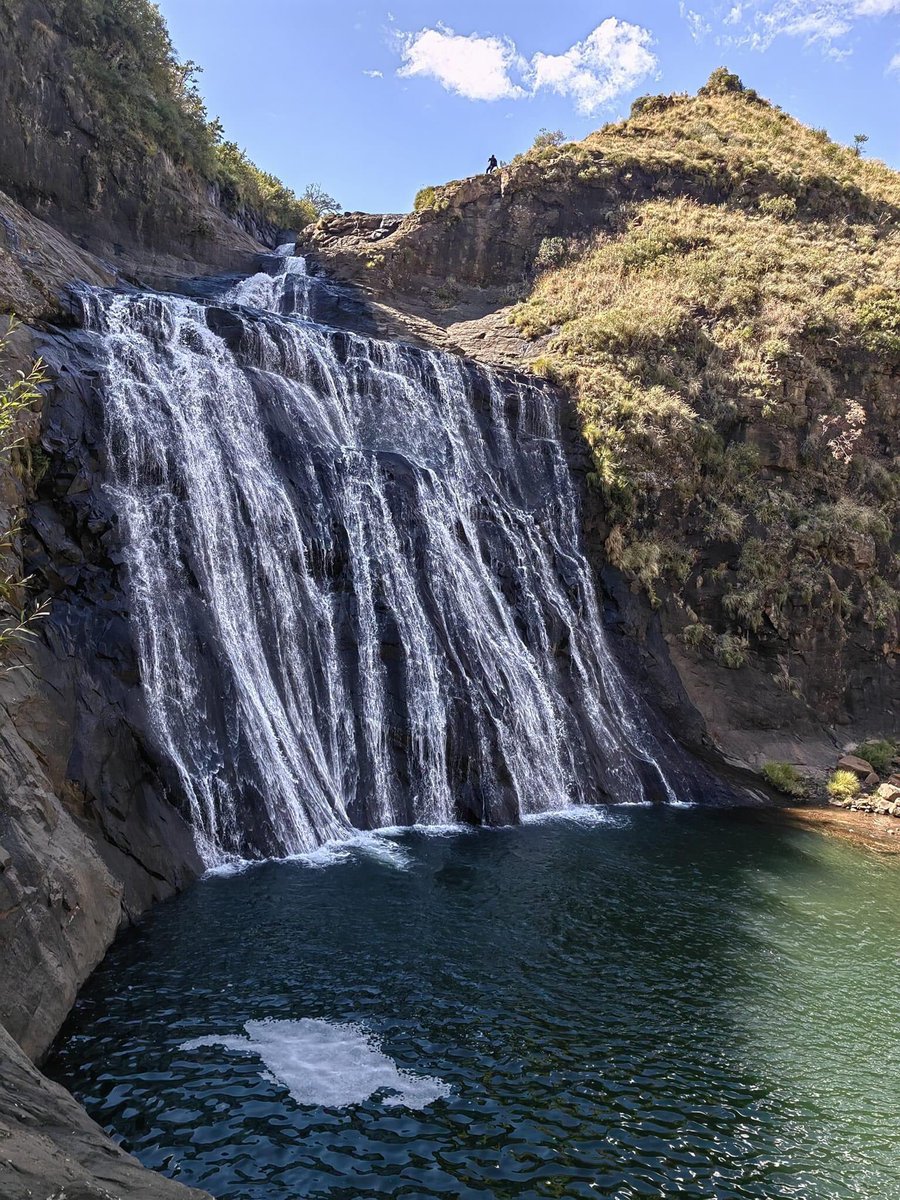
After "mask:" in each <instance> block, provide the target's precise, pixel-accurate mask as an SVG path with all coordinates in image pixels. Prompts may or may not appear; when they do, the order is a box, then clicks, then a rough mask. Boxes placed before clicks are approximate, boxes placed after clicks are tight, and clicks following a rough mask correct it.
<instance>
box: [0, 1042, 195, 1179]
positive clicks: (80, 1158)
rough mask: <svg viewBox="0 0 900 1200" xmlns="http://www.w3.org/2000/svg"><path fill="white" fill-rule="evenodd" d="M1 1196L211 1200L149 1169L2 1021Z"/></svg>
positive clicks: (0, 1064) (0, 1071)
mask: <svg viewBox="0 0 900 1200" xmlns="http://www.w3.org/2000/svg"><path fill="white" fill-rule="evenodd" d="M0 1196H2V1197H3V1200H38V1197H40V1198H41V1200H44V1197H52V1198H53V1200H63V1197H66V1200H124V1198H125V1197H127V1200H204V1198H206V1200H208V1197H207V1193H206V1192H200V1191H196V1190H195V1189H193V1188H185V1187H182V1185H181V1184H179V1183H173V1182H172V1180H170V1179H166V1178H164V1176H162V1175H155V1174H154V1173H153V1172H151V1171H146V1170H145V1169H144V1168H143V1167H142V1166H141V1165H140V1163H139V1162H138V1161H137V1159H134V1158H132V1157H131V1155H130V1154H126V1153H125V1152H124V1151H123V1150H122V1149H121V1147H119V1146H117V1145H116V1144H115V1143H114V1142H113V1141H111V1140H110V1138H108V1137H107V1136H106V1134H105V1133H104V1132H103V1130H102V1129H101V1128H100V1126H99V1125H96V1124H95V1123H94V1122H93V1121H92V1120H91V1119H90V1117H88V1115H87V1113H85V1111H84V1109H82V1108H81V1106H80V1105H79V1104H77V1103H76V1102H75V1101H74V1100H73V1099H72V1097H71V1096H70V1095H69V1093H68V1092H67V1091H65V1089H64V1088H61V1087H60V1086H59V1085H58V1084H56V1083H51V1082H50V1080H49V1079H47V1078H45V1077H44V1076H43V1075H42V1074H41V1073H40V1071H38V1070H37V1068H36V1067H34V1066H33V1065H32V1063H30V1062H29V1061H28V1059H27V1058H26V1056H25V1055H24V1054H23V1053H22V1051H21V1049H20V1048H19V1047H18V1046H17V1045H16V1044H15V1042H14V1041H13V1040H12V1038H11V1037H10V1036H9V1034H8V1033H6V1031H5V1030H4V1029H3V1028H2V1026H0Z"/></svg>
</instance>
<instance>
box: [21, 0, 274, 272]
mask: <svg viewBox="0 0 900 1200" xmlns="http://www.w3.org/2000/svg"><path fill="white" fill-rule="evenodd" d="M83 8H84V5H83V4H81V3H75V2H72V0H0V34H2V36H0V113H2V114H3V120H2V122H0V186H2V188H3V189H4V190H5V191H6V192H7V193H8V194H9V195H10V196H11V197H12V198H13V199H14V200H16V201H18V202H19V203H20V204H22V205H23V207H24V208H26V209H27V210H28V212H29V213H31V214H32V215H33V216H36V217H39V218H41V219H42V220H44V221H46V222H48V223H50V224H51V225H52V226H53V227H54V228H56V229H59V230H62V231H64V232H65V233H67V234H68V235H69V237H70V238H71V239H72V240H73V241H74V242H75V243H76V245H77V246H78V247H79V248H80V249H81V250H84V251H88V252H90V253H91V254H93V255H94V256H96V257H98V258H100V259H102V260H103V261H104V263H105V264H107V266H106V269H107V270H113V271H118V272H120V273H121V274H123V275H125V276H127V277H140V278H142V279H144V280H145V281H150V280H153V279H155V280H159V281H162V280H166V279H173V278H177V277H181V276H185V275H190V274H195V273H201V272H207V273H212V272H215V271H217V270H245V269H248V268H249V266H250V263H251V261H252V258H253V256H254V254H256V253H258V252H259V250H260V244H261V243H264V244H266V245H270V246H271V245H274V244H275V241H276V238H277V236H278V229H277V228H276V226H275V224H273V223H272V222H271V221H270V220H267V219H266V218H265V216H262V215H260V214H259V213H258V212H254V211H252V210H250V209H249V208H247V207H246V206H243V205H241V204H240V203H238V202H237V201H235V199H234V198H233V197H229V196H227V194H226V192H225V190H224V189H223V187H222V185H221V184H220V183H218V182H216V181H210V180H209V179H208V178H204V176H203V175H202V174H201V173H200V172H199V171H198V170H197V169H195V168H194V167H192V166H191V165H190V164H189V163H186V162H184V161H182V162H178V161H176V160H175V159H174V157H173V151H172V150H170V149H167V148H165V146H164V145H162V144H161V142H162V139H157V140H156V141H155V142H154V141H152V140H150V139H149V138H148V136H147V134H146V132H145V131H144V130H143V128H141V127H138V128H136V129H135V131H134V132H131V131H130V130H129V129H128V128H127V127H126V125H125V122H124V118H123V117H122V116H120V114H119V113H118V112H117V111H115V112H113V111H112V105H111V101H112V99H113V98H114V97H115V96H116V95H118V94H119V91H120V90H121V89H123V88H126V89H127V88H128V87H129V86H130V87H132V88H135V89H136V90H137V91H140V90H141V89H142V88H143V90H144V91H145V93H146V94H145V95H144V96H143V99H142V98H141V97H140V96H139V95H136V96H135V97H134V103H135V106H136V108H137V109H138V110H139V109H140V107H141V105H142V104H143V106H144V108H145V109H147V110H148V111H149V110H150V108H151V101H152V99H153V97H152V94H151V93H150V91H149V85H148V84H147V82H146V81H145V82H144V83H143V85H142V84H141V81H140V80H138V81H137V82H135V81H134V80H129V79H126V78H125V77H124V76H122V75H121V74H120V75H119V76H118V77H117V75H116V71H117V67H116V65H115V63H116V58H117V51H116V48H115V44H114V37H113V34H112V33H111V34H110V37H109V45H108V46H107V47H106V49H105V57H104V58H103V61H102V62H101V63H100V64H99V65H97V64H95V63H94V61H93V58H92V55H96V54H97V52H98V49H100V50H103V47H100V48H98V47H96V46H94V45H93V44H92V36H93V34H92V29H91V26H90V25H89V23H88V22H87V20H86V13H85V12H82V9H83ZM107 25H108V26H110V27H111V28H112V29H113V30H114V29H115V24H114V22H113V21H109V22H107ZM92 68H93V72H94V74H93V75H92ZM118 69H119V71H121V67H119V68H118ZM99 72H103V73H102V74H99ZM3 224H4V222H2V221H0V226H2V225H3Z"/></svg>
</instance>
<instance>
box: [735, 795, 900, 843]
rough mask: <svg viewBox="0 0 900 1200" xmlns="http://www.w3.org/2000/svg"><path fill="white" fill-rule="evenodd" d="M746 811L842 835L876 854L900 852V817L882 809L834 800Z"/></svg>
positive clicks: (752, 815)
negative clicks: (849, 805) (857, 807)
mask: <svg viewBox="0 0 900 1200" xmlns="http://www.w3.org/2000/svg"><path fill="white" fill-rule="evenodd" d="M741 812H742V814H743V815H744V816H745V817H748V818H749V819H751V820H753V819H755V820H758V821H762V822H764V823H766V824H775V825H784V826H789V827H790V828H792V829H806V830H809V831H812V832H815V833H819V834H822V835H823V836H824V837H832V838H839V839H840V840H841V841H845V842H850V843H852V844H853V845H856V846H859V847H861V848H862V849H864V850H869V851H871V852H872V853H874V854H888V855H894V854H900V820H898V819H897V818H896V817H890V816H882V815H880V814H878V813H870V812H862V811H859V810H852V809H847V808H838V807H837V806H836V805H832V804H790V805H780V806H778V807H772V808H754V809H750V808H744V809H741Z"/></svg>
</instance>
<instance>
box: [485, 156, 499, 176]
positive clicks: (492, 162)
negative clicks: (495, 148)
mask: <svg viewBox="0 0 900 1200" xmlns="http://www.w3.org/2000/svg"><path fill="white" fill-rule="evenodd" d="M497 166H498V163H497V156H496V154H492V155H491V157H490V158H489V159H488V165H487V171H486V172H485V174H487V175H490V173H491V172H492V171H496V170H497Z"/></svg>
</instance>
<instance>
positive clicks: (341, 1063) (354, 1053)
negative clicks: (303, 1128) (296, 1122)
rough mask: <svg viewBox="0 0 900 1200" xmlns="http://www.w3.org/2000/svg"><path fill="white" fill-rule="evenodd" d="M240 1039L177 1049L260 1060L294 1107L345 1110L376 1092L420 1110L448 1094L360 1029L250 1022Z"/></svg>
mask: <svg viewBox="0 0 900 1200" xmlns="http://www.w3.org/2000/svg"><path fill="white" fill-rule="evenodd" d="M244 1029H245V1030H246V1032H247V1036H246V1037H244V1036H242V1035H241V1034H213V1035H212V1036H210V1037H202V1038H194V1039H193V1040H192V1041H189V1042H183V1043H182V1044H181V1046H180V1047H179V1049H181V1050H197V1049H199V1048H201V1047H204V1046H222V1047H224V1048H225V1049H226V1050H230V1051H232V1052H234V1053H236V1054H253V1055H256V1056H257V1057H258V1058H261V1059H262V1061H263V1062H264V1063H265V1065H266V1068H267V1071H266V1072H265V1073H264V1075H263V1077H264V1078H266V1079H270V1080H273V1081H275V1082H278V1083H281V1084H283V1085H284V1086H285V1087H286V1088H287V1089H288V1091H289V1092H290V1094H291V1096H292V1097H293V1098H294V1100H296V1102H297V1103H298V1104H303V1105H310V1106H315V1107H317V1108H347V1107H349V1106H350V1105H353V1104H363V1103H364V1102H365V1101H366V1100H368V1099H369V1098H370V1097H371V1096H374V1095H375V1094H376V1092H384V1093H387V1094H386V1095H383V1096H382V1097H381V1102H382V1103H383V1104H384V1105H385V1107H395V1106H401V1105H402V1106H403V1107H405V1108H413V1109H421V1108H424V1107H425V1106H426V1105H428V1104H432V1103H433V1102H434V1101H435V1100H440V1099H441V1098H442V1097H445V1096H449V1095H450V1094H451V1088H450V1087H449V1085H448V1084H446V1083H444V1081H443V1080H441V1079H437V1078H435V1077H434V1076H431V1075H413V1074H411V1073H410V1072H409V1071H404V1070H401V1069H400V1068H399V1067H398V1066H397V1064H396V1063H395V1062H394V1060H393V1059H392V1058H390V1057H389V1056H388V1055H387V1054H385V1053H384V1052H383V1051H382V1050H381V1047H380V1045H379V1043H378V1041H377V1039H376V1038H374V1037H373V1036H372V1035H371V1034H369V1033H367V1032H366V1031H365V1030H364V1029H362V1028H361V1027H360V1026H358V1025H351V1024H338V1023H336V1022H335V1023H333V1022H331V1021H318V1020H313V1019H311V1018H307V1017H304V1018H302V1019H301V1020H299V1021H274V1020H270V1021H248V1022H247V1023H246V1025H245V1026H244Z"/></svg>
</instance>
